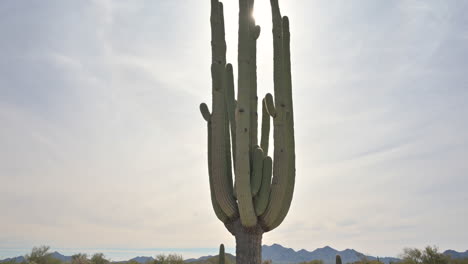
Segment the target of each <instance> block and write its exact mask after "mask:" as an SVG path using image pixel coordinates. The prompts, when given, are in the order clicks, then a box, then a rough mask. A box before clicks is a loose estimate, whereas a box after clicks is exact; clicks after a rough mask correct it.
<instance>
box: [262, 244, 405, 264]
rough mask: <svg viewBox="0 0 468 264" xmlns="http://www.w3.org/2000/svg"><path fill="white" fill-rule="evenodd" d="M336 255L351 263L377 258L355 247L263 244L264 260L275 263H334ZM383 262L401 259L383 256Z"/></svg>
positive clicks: (381, 259) (344, 261)
mask: <svg viewBox="0 0 468 264" xmlns="http://www.w3.org/2000/svg"><path fill="white" fill-rule="evenodd" d="M336 255H340V256H341V259H342V261H343V263H349V262H354V261H358V260H361V259H362V258H363V257H366V258H367V259H369V260H375V259H377V258H376V257H373V256H366V255H364V254H363V253H360V252H358V251H356V250H354V249H346V250H343V251H338V250H336V249H334V248H331V247H329V246H325V247H323V248H317V249H315V250H314V251H307V250H305V249H301V250H299V251H295V250H294V249H292V248H285V247H283V246H281V245H279V244H273V245H271V246H267V245H264V246H262V258H263V259H264V260H267V259H271V260H272V261H273V262H274V263H282V264H287V263H299V262H303V261H311V260H314V259H319V260H322V261H323V262H324V263H325V264H334V263H335V257H336ZM379 259H380V261H382V262H383V263H386V264H388V263H390V262H397V261H399V260H400V259H398V258H393V257H381V258H379Z"/></svg>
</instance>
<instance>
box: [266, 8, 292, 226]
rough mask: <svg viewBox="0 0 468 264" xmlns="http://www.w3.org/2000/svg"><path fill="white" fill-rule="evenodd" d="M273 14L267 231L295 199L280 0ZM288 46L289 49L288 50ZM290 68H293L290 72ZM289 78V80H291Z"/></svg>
mask: <svg viewBox="0 0 468 264" xmlns="http://www.w3.org/2000/svg"><path fill="white" fill-rule="evenodd" d="M270 2H271V7H272V17H273V49H274V91H275V106H276V115H275V117H274V119H273V123H274V130H273V137H274V148H275V150H274V161H273V181H272V184H271V194H270V201H269V204H268V207H267V208H266V210H265V212H264V214H263V215H261V222H262V225H263V228H264V229H265V231H270V230H272V229H274V228H276V227H277V226H278V225H279V224H281V222H282V221H283V219H284V217H285V216H286V214H287V212H288V210H289V206H290V204H291V200H292V193H293V190H294V178H295V165H294V164H295V159H294V155H295V154H294V134H293V130H294V129H293V125H294V124H293V122H292V118H293V116H292V98H291V91H290V89H291V88H290V85H291V81H290V78H291V73H290V63H289V59H290V58H289V57H290V55H289V23H288V20H287V18H286V17H285V18H284V19H283V18H282V17H281V13H280V10H279V6H278V0H271V1H270ZM286 49H288V50H287V51H286ZM287 71H289V72H287ZM288 78H289V80H288Z"/></svg>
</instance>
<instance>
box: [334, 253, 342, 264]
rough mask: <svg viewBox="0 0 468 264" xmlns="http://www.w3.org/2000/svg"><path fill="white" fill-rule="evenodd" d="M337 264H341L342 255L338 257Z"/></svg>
mask: <svg viewBox="0 0 468 264" xmlns="http://www.w3.org/2000/svg"><path fill="white" fill-rule="evenodd" d="M335 263H336V264H341V256H340V255H336V261H335Z"/></svg>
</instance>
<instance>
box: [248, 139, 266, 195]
mask: <svg viewBox="0 0 468 264" xmlns="http://www.w3.org/2000/svg"><path fill="white" fill-rule="evenodd" d="M263 158H264V155H263V150H262V149H261V148H259V147H257V148H256V149H255V150H254V153H253V162H252V163H253V166H252V167H253V170H252V178H251V179H250V187H251V189H252V190H251V191H252V197H255V196H256V195H257V193H258V191H259V190H260V186H261V184H262V176H263V175H262V172H263Z"/></svg>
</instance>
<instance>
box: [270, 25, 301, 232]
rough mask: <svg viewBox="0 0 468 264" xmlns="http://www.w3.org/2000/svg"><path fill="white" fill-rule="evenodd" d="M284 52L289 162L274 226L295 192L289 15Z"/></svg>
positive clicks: (283, 213) (284, 36)
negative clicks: (281, 199) (278, 212)
mask: <svg viewBox="0 0 468 264" xmlns="http://www.w3.org/2000/svg"><path fill="white" fill-rule="evenodd" d="M283 54H284V60H283V63H284V77H285V78H284V89H285V103H286V106H285V107H284V111H285V123H286V125H285V130H286V137H285V140H286V148H287V158H288V161H287V164H288V166H289V168H288V176H287V183H286V194H285V199H284V200H283V205H282V206H281V211H280V214H279V216H278V217H277V219H276V220H275V222H274V224H273V226H274V227H273V228H275V227H277V226H279V225H280V224H281V223H282V222H283V220H284V218H285V217H286V215H287V214H288V211H289V207H290V206H291V201H292V197H293V193H294V185H295V174H296V167H295V160H296V158H295V142H294V118H293V101H292V92H291V88H292V82H291V59H290V58H291V55H290V32H289V19H288V17H287V16H284V17H283Z"/></svg>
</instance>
